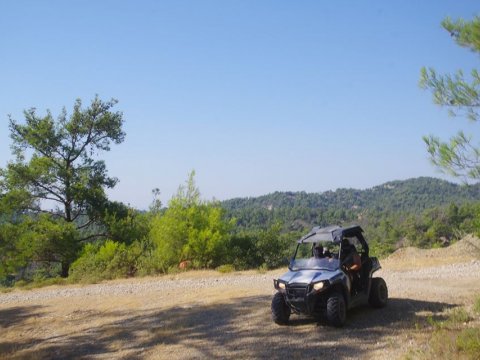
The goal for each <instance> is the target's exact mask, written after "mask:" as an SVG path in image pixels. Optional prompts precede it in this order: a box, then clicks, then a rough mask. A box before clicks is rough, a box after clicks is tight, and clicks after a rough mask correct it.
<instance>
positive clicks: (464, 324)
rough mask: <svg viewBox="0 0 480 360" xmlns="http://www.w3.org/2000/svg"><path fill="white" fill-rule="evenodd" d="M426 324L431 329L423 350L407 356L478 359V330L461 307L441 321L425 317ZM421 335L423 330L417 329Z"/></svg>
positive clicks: (479, 343) (479, 334)
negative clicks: (426, 344)
mask: <svg viewBox="0 0 480 360" xmlns="http://www.w3.org/2000/svg"><path fill="white" fill-rule="evenodd" d="M426 320H427V323H428V324H429V325H430V326H431V327H432V330H433V331H432V333H431V334H430V335H429V337H428V338H427V340H426V341H427V343H428V346H427V347H423V346H422V347H420V348H424V349H425V350H419V349H418V348H417V349H416V351H415V352H413V351H411V352H410V354H409V355H412V356H413V355H414V354H415V355H414V358H420V359H437V358H442V359H478V358H479V354H480V328H478V324H476V325H475V322H474V323H473V324H474V325H473V326H472V325H471V320H473V317H472V316H471V314H469V312H468V311H467V310H466V309H465V308H463V307H461V308H455V309H453V310H452V311H450V313H448V314H447V315H446V317H445V318H444V319H442V320H436V319H434V318H433V316H428V317H427V319H426ZM417 330H421V331H422V332H423V333H424V332H425V329H424V328H422V327H418V324H417Z"/></svg>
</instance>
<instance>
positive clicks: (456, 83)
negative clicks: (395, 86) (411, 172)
mask: <svg viewBox="0 0 480 360" xmlns="http://www.w3.org/2000/svg"><path fill="white" fill-rule="evenodd" d="M442 26H443V27H444V28H445V30H447V31H448V32H449V33H450V34H451V35H452V37H453V38H454V39H455V41H456V42H457V44H458V45H460V46H462V47H466V48H468V49H470V50H471V51H472V52H475V53H480V17H475V18H474V19H473V20H471V21H464V20H462V19H459V20H457V21H452V20H451V19H449V18H447V19H445V20H444V21H443V22H442ZM420 86H421V87H422V88H424V89H429V90H431V92H432V94H433V99H434V102H435V103H436V104H438V105H440V106H444V107H447V108H448V111H449V113H450V115H452V116H457V115H462V116H465V117H467V118H468V119H469V120H471V121H477V120H478V118H479V112H478V109H479V107H480V75H479V73H478V71H477V70H476V69H474V70H472V71H471V73H470V77H469V78H467V77H466V76H465V75H464V73H463V71H461V70H459V71H457V73H456V74H454V75H448V74H447V75H439V74H437V72H436V71H435V70H434V69H432V68H429V69H426V68H423V69H422V70H421V77H420ZM423 139H424V141H425V143H426V145H427V150H428V152H429V153H430V158H431V161H432V163H433V164H434V165H435V166H436V167H437V168H439V169H440V170H442V171H444V172H446V173H448V174H450V175H452V176H455V177H462V178H464V179H474V180H478V179H480V148H478V147H477V146H476V145H474V144H472V138H471V136H467V135H466V134H464V133H463V132H461V131H460V132H458V133H457V135H455V136H453V137H452V138H450V141H449V142H443V141H441V140H440V139H439V138H438V137H435V136H432V135H430V136H425V137H424V138H423Z"/></svg>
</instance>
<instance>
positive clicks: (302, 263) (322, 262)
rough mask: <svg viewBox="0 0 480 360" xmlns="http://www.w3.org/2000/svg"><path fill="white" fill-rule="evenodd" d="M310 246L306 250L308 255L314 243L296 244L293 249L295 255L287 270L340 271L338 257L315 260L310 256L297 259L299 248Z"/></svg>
mask: <svg viewBox="0 0 480 360" xmlns="http://www.w3.org/2000/svg"><path fill="white" fill-rule="evenodd" d="M310 244H311V248H310V249H308V253H309V254H312V250H313V247H314V246H315V245H316V244H315V243H298V244H297V248H296V249H295V254H294V255H293V258H292V259H291V261H290V264H289V265H288V269H289V270H291V271H298V270H327V271H335V270H338V269H340V260H339V259H338V256H335V255H332V256H330V257H322V258H315V257H314V256H313V254H312V256H309V257H300V258H298V257H297V255H298V253H299V251H298V250H299V249H300V247H301V246H303V247H308V245H310Z"/></svg>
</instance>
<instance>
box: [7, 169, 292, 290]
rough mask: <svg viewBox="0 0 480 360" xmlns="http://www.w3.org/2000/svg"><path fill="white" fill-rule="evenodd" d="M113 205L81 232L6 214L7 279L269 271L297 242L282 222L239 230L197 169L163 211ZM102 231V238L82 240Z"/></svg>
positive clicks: (46, 219)
mask: <svg viewBox="0 0 480 360" xmlns="http://www.w3.org/2000/svg"><path fill="white" fill-rule="evenodd" d="M109 205H110V206H109V207H107V208H106V209H105V210H104V214H103V215H102V216H101V219H100V221H99V222H98V223H97V224H96V225H95V227H94V228H92V227H90V228H89V227H87V228H84V229H78V227H76V226H75V225H74V224H72V223H68V222H65V221H64V220H63V219H59V218H58V217H56V216H55V214H40V215H34V214H28V213H27V214H14V215H12V216H11V217H10V218H7V216H5V215H4V218H3V221H2V222H1V223H0V249H1V250H2V252H1V255H0V258H1V260H2V261H1V264H0V281H1V282H2V284H3V285H8V284H13V283H14V282H15V281H17V282H18V281H19V280H20V281H27V282H28V281H42V280H44V279H48V278H56V277H60V276H63V277H66V276H68V278H69V280H71V281H74V282H77V281H86V282H91V281H98V280H102V279H113V278H118V277H128V276H136V275H148V274H165V273H172V272H178V271H179V265H180V264H183V265H184V267H185V268H187V269H214V268H219V267H220V270H222V269H224V270H234V269H236V270H242V269H249V268H259V267H261V268H265V269H268V268H274V267H277V266H280V265H281V264H283V263H284V261H285V258H286V257H287V256H288V254H289V253H290V250H291V247H292V244H294V242H293V238H292V235H293V234H291V233H285V232H284V231H283V226H282V224H280V223H277V224H273V225H272V226H268V227H266V228H265V229H262V230H251V231H250V230H242V231H237V229H236V222H235V220H234V219H229V218H228V217H227V216H226V212H225V209H223V208H222V207H221V205H220V204H219V203H218V202H209V201H204V200H202V199H201V198H200V192H199V190H198V189H197V188H196V186H195V181H194V173H193V172H192V174H190V177H189V179H188V181H187V183H186V185H185V186H181V187H180V188H179V190H178V192H177V194H176V195H175V196H174V197H173V198H172V199H171V200H170V202H169V203H168V207H166V208H161V207H160V203H159V202H156V203H154V206H152V207H151V208H150V210H149V211H147V212H144V211H138V210H135V209H133V208H129V207H127V206H126V205H124V204H121V203H111V204H109ZM79 221H81V220H79ZM99 231H100V232H101V233H102V234H103V236H102V237H100V238H98V237H95V239H90V240H88V241H84V242H82V241H78V240H79V239H85V238H88V234H89V233H98V232H99ZM296 235H297V234H295V236H296ZM65 269H67V271H66V272H65Z"/></svg>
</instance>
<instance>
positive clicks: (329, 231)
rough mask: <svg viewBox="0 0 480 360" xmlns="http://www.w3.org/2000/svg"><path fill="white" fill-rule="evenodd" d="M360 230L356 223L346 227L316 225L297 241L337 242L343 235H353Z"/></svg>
mask: <svg viewBox="0 0 480 360" xmlns="http://www.w3.org/2000/svg"><path fill="white" fill-rule="evenodd" d="M362 232H363V229H362V228H361V227H360V226H358V225H353V226H349V227H346V228H342V227H341V226H338V225H332V226H327V227H324V228H321V227H320V226H316V227H314V228H313V229H312V230H311V231H310V232H309V233H308V234H307V235H305V236H303V237H302V238H301V239H300V240H298V243H316V242H320V241H331V242H333V243H339V242H341V241H342V239H343V237H345V236H353V235H356V234H359V233H362Z"/></svg>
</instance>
